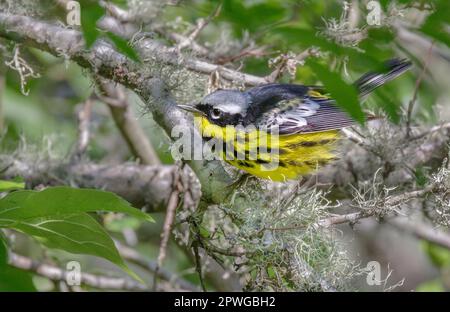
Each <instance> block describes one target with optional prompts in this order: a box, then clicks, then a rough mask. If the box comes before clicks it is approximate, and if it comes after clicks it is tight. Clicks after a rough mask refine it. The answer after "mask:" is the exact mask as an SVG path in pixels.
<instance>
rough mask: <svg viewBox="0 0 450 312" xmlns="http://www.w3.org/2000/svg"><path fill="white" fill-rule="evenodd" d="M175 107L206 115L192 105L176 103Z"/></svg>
mask: <svg viewBox="0 0 450 312" xmlns="http://www.w3.org/2000/svg"><path fill="white" fill-rule="evenodd" d="M177 107H178V108H181V109H182V110H185V111H187V112H190V113H194V114H198V115H202V116H206V115H205V113H204V112H202V111H201V110H199V109H197V108H195V107H194V106H192V105H183V104H178V105H177Z"/></svg>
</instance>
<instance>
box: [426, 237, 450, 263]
mask: <svg viewBox="0 0 450 312" xmlns="http://www.w3.org/2000/svg"><path fill="white" fill-rule="evenodd" d="M422 244H423V247H424V249H425V251H426V252H427V254H428V257H430V259H431V261H432V262H433V264H434V265H436V266H437V267H439V268H442V267H448V266H450V251H449V250H448V249H446V248H444V247H440V246H437V245H435V244H432V243H429V242H426V241H423V242H422Z"/></svg>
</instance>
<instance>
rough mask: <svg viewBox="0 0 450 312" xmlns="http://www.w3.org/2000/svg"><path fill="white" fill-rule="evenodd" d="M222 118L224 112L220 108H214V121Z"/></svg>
mask: <svg viewBox="0 0 450 312" xmlns="http://www.w3.org/2000/svg"><path fill="white" fill-rule="evenodd" d="M221 116H222V111H221V110H220V109H218V108H214V109H213V110H212V111H211V118H213V119H219V118H220V117H221Z"/></svg>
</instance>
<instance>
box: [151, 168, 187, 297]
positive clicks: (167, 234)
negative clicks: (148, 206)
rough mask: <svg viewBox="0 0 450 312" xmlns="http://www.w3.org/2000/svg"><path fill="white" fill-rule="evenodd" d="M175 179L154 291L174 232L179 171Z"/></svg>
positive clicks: (178, 193) (162, 238)
mask: <svg viewBox="0 0 450 312" xmlns="http://www.w3.org/2000/svg"><path fill="white" fill-rule="evenodd" d="M174 175H175V177H174V179H173V191H172V194H171V195H170V198H169V202H168V204H167V209H166V218H165V219H164V225H163V231H162V233H161V243H160V245H159V255H158V259H157V266H156V270H155V277H154V281H153V289H156V285H157V279H158V271H159V269H160V268H161V267H162V265H163V261H164V259H165V258H166V249H167V243H168V242H169V237H170V232H171V230H172V224H173V220H174V219H175V212H176V210H177V207H178V204H179V196H180V192H181V191H182V190H181V184H180V173H179V172H178V171H175V172H174Z"/></svg>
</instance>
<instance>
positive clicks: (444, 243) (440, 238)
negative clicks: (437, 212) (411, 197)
mask: <svg viewBox="0 0 450 312" xmlns="http://www.w3.org/2000/svg"><path fill="white" fill-rule="evenodd" d="M387 223H388V224H390V225H392V226H394V227H395V228H396V229H398V230H400V231H402V232H405V233H408V234H412V235H414V236H416V237H417V238H419V239H424V240H426V241H429V242H431V243H434V244H436V245H439V246H441V247H444V248H447V249H450V234H449V233H447V232H443V231H441V230H438V229H436V228H433V227H432V226H431V225H428V224H426V223H423V222H414V221H410V220H408V219H407V218H395V219H391V220H389V221H388V222H387Z"/></svg>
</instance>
